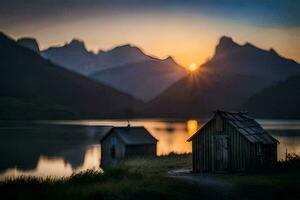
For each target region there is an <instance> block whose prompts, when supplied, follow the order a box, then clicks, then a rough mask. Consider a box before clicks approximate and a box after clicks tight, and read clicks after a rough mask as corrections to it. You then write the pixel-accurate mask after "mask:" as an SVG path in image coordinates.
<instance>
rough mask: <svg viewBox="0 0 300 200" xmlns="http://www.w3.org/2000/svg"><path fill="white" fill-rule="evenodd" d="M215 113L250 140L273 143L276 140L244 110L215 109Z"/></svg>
mask: <svg viewBox="0 0 300 200" xmlns="http://www.w3.org/2000/svg"><path fill="white" fill-rule="evenodd" d="M215 113H218V114H220V116H221V117H222V118H223V119H224V120H225V121H227V122H228V123H229V124H230V125H231V126H233V127H234V128H235V129H236V130H237V131H238V132H239V133H241V134H242V135H244V136H245V137H246V138H247V139H248V140H249V141H250V142H252V143H258V142H261V143H263V144H274V143H277V142H278V141H277V140H276V139H275V138H273V137H272V136H271V135H270V134H269V133H268V132H267V131H266V130H265V129H263V128H262V127H261V125H260V124H259V123H257V122H256V121H255V120H254V118H252V117H250V116H249V115H248V114H247V113H244V112H226V111H219V110H218V111H216V112H215Z"/></svg>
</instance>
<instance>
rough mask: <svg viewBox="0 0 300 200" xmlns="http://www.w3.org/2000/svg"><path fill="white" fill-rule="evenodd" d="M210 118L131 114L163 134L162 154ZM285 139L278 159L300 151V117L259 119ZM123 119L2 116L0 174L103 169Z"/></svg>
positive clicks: (187, 147)
mask: <svg viewBox="0 0 300 200" xmlns="http://www.w3.org/2000/svg"><path fill="white" fill-rule="evenodd" d="M203 123H205V120H195V119H191V120H163V119H153V120H149V119H147V120H143V119H139V120H131V121H130V125H131V126H145V127H146V128H147V130H148V131H149V132H150V133H151V134H152V135H153V136H154V137H155V138H157V139H158V140H159V142H158V144H157V155H167V154H169V153H171V152H174V153H190V152H191V144H190V143H189V142H187V141H186V140H187V139H188V138H189V137H190V136H191V135H192V134H194V133H195V131H196V130H197V129H198V128H199V127H201V126H202V125H203ZM259 123H260V124H261V125H262V126H263V127H264V128H265V129H267V130H268V132H269V133H270V134H272V135H273V136H274V137H275V138H276V139H277V140H279V142H280V144H279V145H278V159H279V160H281V159H285V155H286V152H288V153H300V121H298V120H294V121H289V120H259ZM127 124H128V122H127V121H124V120H77V121H35V122H0V138H1V140H0V155H1V158H0V179H5V178H7V177H16V176H20V175H22V176H27V175H31V176H39V177H46V176H53V177H61V176H69V175H71V174H72V173H74V172H80V171H83V170H86V169H95V170H101V169H100V167H99V166H100V163H101V152H100V150H101V148H100V144H99V140H100V138H102V136H103V135H104V134H105V133H106V132H107V130H109V126H127Z"/></svg>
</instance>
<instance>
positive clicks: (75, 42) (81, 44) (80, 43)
mask: <svg viewBox="0 0 300 200" xmlns="http://www.w3.org/2000/svg"><path fill="white" fill-rule="evenodd" d="M65 46H67V47H72V48H81V49H85V50H86V48H85V44H84V42H83V40H80V39H76V38H74V39H72V40H71V42H69V43H68V44H66V45H65Z"/></svg>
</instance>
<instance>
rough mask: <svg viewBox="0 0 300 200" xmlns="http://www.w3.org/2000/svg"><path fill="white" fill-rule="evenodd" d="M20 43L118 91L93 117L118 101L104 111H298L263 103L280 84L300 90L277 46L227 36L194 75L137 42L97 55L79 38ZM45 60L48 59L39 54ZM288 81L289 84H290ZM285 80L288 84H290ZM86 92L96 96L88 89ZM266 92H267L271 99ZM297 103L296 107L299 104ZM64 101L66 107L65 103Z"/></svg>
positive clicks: (295, 69)
mask: <svg viewBox="0 0 300 200" xmlns="http://www.w3.org/2000/svg"><path fill="white" fill-rule="evenodd" d="M30 41H31V42H32V44H31V45H30ZM18 43H19V44H20V45H22V46H25V47H26V48H31V49H33V50H34V51H35V53H34V52H32V53H33V54H34V55H35V56H39V55H41V56H42V57H44V58H46V59H49V60H50V61H51V62H54V63H56V64H60V65H61V67H59V66H57V65H55V64H53V63H51V62H50V61H45V60H43V63H44V62H46V63H48V64H49V63H50V64H51V66H52V65H53V66H55V68H59V69H60V70H63V69H62V68H65V69H67V70H64V73H66V72H68V73H71V74H73V76H75V73H76V74H77V75H76V76H78V77H80V78H81V79H84V80H85V81H87V82H90V83H89V84H91V83H93V84H94V85H95V87H97V86H96V85H98V84H99V85H100V86H101V87H105V88H106V89H107V90H109V91H110V92H111V91H113V93H116V95H111V97H110V99H114V100H115V101H114V102H104V103H102V101H105V98H104V99H103V100H99V104H100V105H98V108H99V109H98V110H97V109H96V110H97V111H95V110H94V109H87V108H86V107H85V108H81V109H80V110H81V111H84V110H86V113H85V114H87V115H91V113H92V114H93V115H92V116H95V114H98V113H99V112H100V111H102V109H104V110H105V108H104V107H105V104H107V105H110V104H114V105H117V106H118V109H115V110H113V111H111V112H110V113H109V114H107V113H106V112H107V110H105V111H106V112H104V113H106V115H111V116H119V117H121V116H127V117H128V116H129V117H131V116H135V117H172V118H173V117H185V118H188V117H207V116H208V115H210V113H211V112H212V111H213V110H216V109H224V110H238V109H249V110H250V112H251V111H253V113H255V114H256V115H257V116H259V117H264V116H266V117H269V116H275V117H276V116H282V115H281V114H280V113H285V114H286V115H287V116H288V114H287V113H286V112H284V111H287V112H292V111H291V109H289V107H288V106H289V105H287V104H286V103H285V102H284V99H282V100H281V101H280V102H281V109H275V106H273V107H272V106H271V104H270V108H269V110H268V109H264V107H263V106H262V105H263V104H264V103H267V104H268V102H270V101H272V99H270V98H267V96H272V95H273V96H274V98H275V96H276V98H279V96H280V92H279V90H278V91H276V90H275V89H274V87H275V88H276V87H278V88H279V89H281V90H282V94H285V95H286V96H290V97H293V94H298V93H297V92H299V91H298V90H299V89H298V87H294V88H292V87H293V84H299V83H298V82H297V81H293V82H292V83H293V84H291V81H290V80H289V78H290V77H293V76H294V77H297V74H299V73H300V65H299V64H298V63H297V62H295V61H293V60H291V59H287V58H284V57H282V56H280V55H279V54H278V53H277V52H276V51H275V50H274V49H270V50H264V49H260V48H258V47H256V46H254V45H252V44H250V43H246V44H243V45H240V44H238V43H236V42H234V41H233V39H232V38H230V37H226V36H223V37H221V38H220V41H219V43H218V45H217V46H216V50H215V54H214V55H213V57H212V58H211V59H210V60H209V61H207V62H206V63H204V64H203V65H201V66H200V69H199V70H198V71H197V72H194V73H187V72H186V70H185V69H184V68H182V67H181V66H179V65H178V64H177V63H176V62H175V61H174V60H173V59H172V58H171V57H169V58H167V59H157V58H154V57H151V56H148V55H146V54H145V53H143V51H141V50H140V49H139V48H137V47H134V46H131V45H123V46H119V47H116V48H114V49H112V50H109V51H99V52H98V53H96V54H95V53H92V52H89V51H87V50H86V48H85V45H84V43H83V42H81V41H79V40H72V41H71V42H70V43H68V44H66V45H64V46H61V47H50V48H48V49H47V50H44V51H38V49H39V48H38V47H37V46H38V45H36V44H37V42H36V41H35V42H34V40H32V39H30V38H25V40H24V39H20V40H18ZM12 53H13V52H12ZM38 54H39V55H38ZM96 57H97V60H96V59H95V58H96ZM64 58H65V59H64ZM114 58H115V59H114ZM39 59H42V58H41V57H40V56H39ZM95 60H96V61H95ZM11 62H16V61H11ZM62 62H63V63H62ZM85 63H90V65H88V64H85ZM91 63H92V64H91ZM28 65H29V63H28ZM15 73H17V72H15ZM28 75H29V74H28ZM293 80H295V78H293ZM49 81H50V80H49ZM285 81H287V82H288V83H289V84H285ZM280 84H284V87H283V86H280ZM8 86H9V85H8ZM113 88H114V89H113ZM295 90H296V91H295ZM266 91H267V92H266ZM284 91H285V92H286V93H284ZM110 92H108V93H109V94H110ZM96 93H98V92H94V94H93V95H95V96H96ZM271 93H272V95H271ZM82 95H83V94H82ZM84 95H87V96H90V95H88V94H86V93H84ZM118 95H120V96H118ZM123 95H124V96H125V99H124V100H123ZM126 95H127V96H126ZM264 95H267V96H266V98H264ZM105 96H106V95H105ZM261 96H262V97H261ZM49 98H50V95H49ZM82 98H83V97H82ZM137 99H138V100H137ZM267 99H268V101H267ZM293 99H297V98H293ZM278 101H279V100H278ZM253 102H254V103H253ZM256 102H257V103H256ZM286 102H288V101H286ZM293 103H294V105H295V106H298V104H299V103H298V102H293ZM119 104H120V107H119ZM59 105H64V106H65V104H61V103H60V102H59ZM76 106H78V108H80V107H84V106H83V105H82V102H81V101H78V104H77V105H76ZM76 106H75V107H73V110H74V109H75V108H76ZM101 106H102V107H101ZM299 106H300V105H299ZM120 110H121V111H120ZM271 110H273V112H275V113H272V112H271ZM293 110H294V111H295V113H294V114H293V115H291V116H292V117H293V118H295V117H300V111H298V110H297V109H293ZM277 111H278V113H277V115H275V114H276V112H277ZM124 113H127V114H124ZM268 113H272V114H269V115H268ZM106 115H103V116H106Z"/></svg>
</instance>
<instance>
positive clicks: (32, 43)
mask: <svg viewBox="0 0 300 200" xmlns="http://www.w3.org/2000/svg"><path fill="white" fill-rule="evenodd" d="M17 43H18V44H19V45H21V46H23V47H26V48H28V49H31V50H33V51H35V52H40V48H39V44H38V42H37V41H36V39H34V38H30V37H26V38H20V39H18V40H17Z"/></svg>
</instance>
